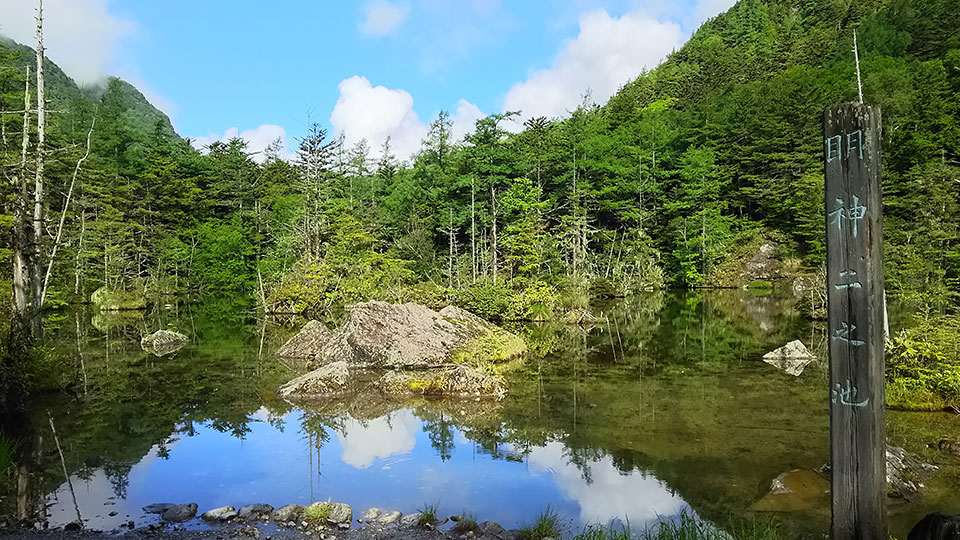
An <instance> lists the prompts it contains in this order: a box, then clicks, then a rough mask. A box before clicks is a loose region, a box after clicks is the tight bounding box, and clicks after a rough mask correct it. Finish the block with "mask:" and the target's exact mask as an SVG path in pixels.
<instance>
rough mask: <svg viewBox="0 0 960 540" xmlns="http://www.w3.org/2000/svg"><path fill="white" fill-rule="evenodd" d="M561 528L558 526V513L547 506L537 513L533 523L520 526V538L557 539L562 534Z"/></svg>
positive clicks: (534, 539) (523, 539) (533, 539)
mask: <svg viewBox="0 0 960 540" xmlns="http://www.w3.org/2000/svg"><path fill="white" fill-rule="evenodd" d="M562 534H563V530H562V527H560V515H559V514H557V512H556V511H555V510H554V509H552V508H550V506H547V507H546V508H545V509H544V510H543V512H540V513H539V514H538V515H537V519H536V520H535V521H534V522H533V525H527V526H525V527H521V528H520V538H521V540H543V539H544V538H555V539H558V538H560V537H561V536H562Z"/></svg>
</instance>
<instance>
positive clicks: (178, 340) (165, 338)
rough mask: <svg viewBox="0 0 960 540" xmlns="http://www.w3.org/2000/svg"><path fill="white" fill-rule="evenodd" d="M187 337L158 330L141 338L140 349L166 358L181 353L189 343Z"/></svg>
mask: <svg viewBox="0 0 960 540" xmlns="http://www.w3.org/2000/svg"><path fill="white" fill-rule="evenodd" d="M188 341H190V340H189V338H187V336H185V335H183V334H181V333H179V332H173V331H170V330H157V331H156V332H154V333H152V334H147V335H145V336H143V337H142V338H140V348H141V349H143V350H145V351H147V352H150V353H153V354H154V355H155V356H166V355H168V354H170V353H173V352H176V351H179V350H180V349H181V348H182V347H183V346H184V345H186V344H187V342H188Z"/></svg>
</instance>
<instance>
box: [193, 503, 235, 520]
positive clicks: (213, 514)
mask: <svg viewBox="0 0 960 540" xmlns="http://www.w3.org/2000/svg"><path fill="white" fill-rule="evenodd" d="M235 517H237V509H236V508H234V507H232V506H221V507H220V508H214V509H213V510H207V511H206V512H204V513H202V514H200V519H202V520H204V521H209V522H218V521H230V520H231V519H233V518H235Z"/></svg>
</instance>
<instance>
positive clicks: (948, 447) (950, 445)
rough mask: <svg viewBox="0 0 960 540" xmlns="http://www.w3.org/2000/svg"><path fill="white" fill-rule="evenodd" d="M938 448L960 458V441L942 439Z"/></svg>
mask: <svg viewBox="0 0 960 540" xmlns="http://www.w3.org/2000/svg"><path fill="white" fill-rule="evenodd" d="M937 448H939V449H940V451H941V452H943V453H945V454H950V455H952V456H960V441H951V440H948V439H942V440H941V441H940V442H939V443H938V444H937Z"/></svg>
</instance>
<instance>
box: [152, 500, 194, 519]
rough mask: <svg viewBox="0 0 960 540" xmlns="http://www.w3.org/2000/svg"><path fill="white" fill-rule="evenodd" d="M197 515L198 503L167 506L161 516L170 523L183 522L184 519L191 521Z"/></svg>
mask: <svg viewBox="0 0 960 540" xmlns="http://www.w3.org/2000/svg"><path fill="white" fill-rule="evenodd" d="M196 515H197V504H196V503H189V504H178V505H175V506H172V507H170V508H167V509H166V510H165V511H164V512H163V514H160V518H161V519H162V520H164V521H166V522H168V523H182V522H184V521H190V520H191V519H193V518H194V516H196Z"/></svg>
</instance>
